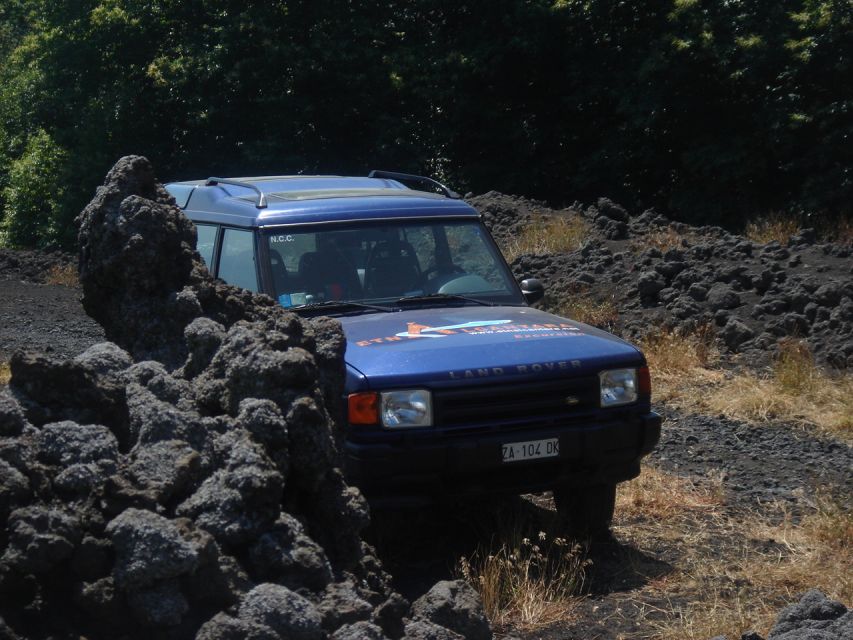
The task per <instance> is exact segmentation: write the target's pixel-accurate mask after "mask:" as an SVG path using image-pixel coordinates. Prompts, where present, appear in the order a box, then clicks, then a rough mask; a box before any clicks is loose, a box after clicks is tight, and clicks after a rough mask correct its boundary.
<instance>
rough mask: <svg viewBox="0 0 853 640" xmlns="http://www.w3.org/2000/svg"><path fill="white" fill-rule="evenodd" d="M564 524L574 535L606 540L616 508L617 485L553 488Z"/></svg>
mask: <svg viewBox="0 0 853 640" xmlns="http://www.w3.org/2000/svg"><path fill="white" fill-rule="evenodd" d="M554 504H555V505H556V506H557V514H558V515H559V517H560V522H561V525H562V527H563V528H564V529H565V530H566V532H567V533H568V534H569V535H570V536H572V537H574V538H593V539H605V538H608V537H610V524H611V522H613V511H614V509H615V507H616V485H615V484H599V485H593V486H589V487H575V486H562V487H557V488H556V489H554Z"/></svg>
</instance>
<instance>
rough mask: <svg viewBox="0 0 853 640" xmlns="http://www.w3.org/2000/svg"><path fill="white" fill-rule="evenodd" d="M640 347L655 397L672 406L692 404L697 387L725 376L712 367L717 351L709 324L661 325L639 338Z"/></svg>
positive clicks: (704, 385)
mask: <svg viewBox="0 0 853 640" xmlns="http://www.w3.org/2000/svg"><path fill="white" fill-rule="evenodd" d="M640 348H641V349H642V350H643V353H644V354H645V356H646V360H648V363H649V371H650V372H651V376H652V394H653V398H654V399H655V400H658V401H661V402H668V403H670V404H672V405H673V406H686V407H689V406H694V405H695V403H696V401H697V399H698V395H699V391H698V389H699V388H707V387H709V386H713V385H715V384H717V383H719V381H720V380H722V379H723V377H724V376H723V373H722V372H720V371H716V370H713V369H712V368H711V367H712V366H713V365H714V364H715V363H716V361H717V359H718V357H719V352H718V350H717V348H716V347H715V346H714V333H713V330H712V329H711V328H710V327H707V326H703V327H700V328H699V329H697V330H696V331H694V332H691V333H684V332H680V331H675V330H672V329H661V330H659V331H656V332H652V333H649V334H647V335H646V336H645V337H644V338H643V339H642V340H640Z"/></svg>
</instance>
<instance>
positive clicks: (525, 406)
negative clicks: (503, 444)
mask: <svg viewBox="0 0 853 640" xmlns="http://www.w3.org/2000/svg"><path fill="white" fill-rule="evenodd" d="M598 401H599V390H598V376H591V377H585V378H566V379H561V380H549V381H546V382H528V383H523V384H501V385H488V386H482V387H468V388H465V389H453V390H439V391H435V392H434V394H433V402H434V405H435V406H434V410H435V420H436V426H437V427H444V428H447V429H454V430H456V429H464V430H467V429H477V430H482V429H483V428H486V427H491V428H493V429H500V428H503V427H528V426H531V427H532V426H547V425H550V424H558V423H559V424H568V423H571V422H573V421H575V420H579V419H582V418H584V417H586V416H588V415H589V414H590V413H591V412H593V411H595V410H596V409H597V408H598Z"/></svg>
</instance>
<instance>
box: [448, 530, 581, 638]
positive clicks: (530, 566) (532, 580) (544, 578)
mask: <svg viewBox="0 0 853 640" xmlns="http://www.w3.org/2000/svg"><path fill="white" fill-rule="evenodd" d="M498 540H500V542H497V543H495V544H494V545H493V548H491V549H480V550H478V551H477V552H475V553H474V554H473V555H472V556H471V557H469V558H462V559H461V560H460V562H459V573H460V574H461V576H462V577H463V578H465V579H466V580H468V582H469V583H470V584H471V585H472V586H473V587H474V588H475V589H476V590H477V592H478V593H479V594H480V597H481V598H482V600H483V606H484V608H485V611H486V615H487V616H488V617H489V620H491V622H492V624H494V625H497V626H499V627H505V626H507V625H512V626H513V627H514V628H516V629H520V630H531V629H537V628H541V627H543V626H547V625H549V624H553V623H555V622H558V621H561V620H566V619H567V618H568V617H569V616H571V614H572V611H573V609H574V608H575V607H576V605H577V602H578V594H579V593H580V591H581V589H582V588H583V584H584V576H585V569H586V567H587V564H588V562H587V560H586V555H585V549H584V548H583V547H581V546H580V545H577V544H571V543H569V542H568V541H566V540H565V539H563V538H550V539H549V536H548V535H547V534H546V533H545V532H540V533H539V536H538V539H534V540H531V539H530V538H526V537H523V535H522V534H521V533H519V528H515V529H514V530H509V531H504V532H499V534H498Z"/></svg>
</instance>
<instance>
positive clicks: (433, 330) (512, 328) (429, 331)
mask: <svg viewBox="0 0 853 640" xmlns="http://www.w3.org/2000/svg"><path fill="white" fill-rule="evenodd" d="M460 334H462V335H465V334H467V335H495V334H512V335H513V337H514V338H515V339H517V340H523V339H525V338H556V337H568V336H578V335H583V334H582V332H581V330H580V329H578V328H577V327H575V326H574V325H571V324H568V323H567V322H560V323H548V324H518V323H514V322H513V321H512V320H474V321H472V322H463V323H461V324H449V325H445V326H442V327H432V326H430V325H426V324H418V323H417V322H409V323H408V328H407V329H406V330H405V331H400V332H399V333H396V334H394V335H393V336H385V337H382V338H370V339H368V340H358V341H357V342H356V343H355V344H356V345H357V346H359V347H370V346H373V345H375V344H386V343H389V342H405V341H407V340H412V339H417V338H446V337H447V336H452V335H460Z"/></svg>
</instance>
